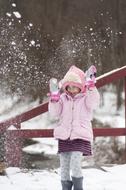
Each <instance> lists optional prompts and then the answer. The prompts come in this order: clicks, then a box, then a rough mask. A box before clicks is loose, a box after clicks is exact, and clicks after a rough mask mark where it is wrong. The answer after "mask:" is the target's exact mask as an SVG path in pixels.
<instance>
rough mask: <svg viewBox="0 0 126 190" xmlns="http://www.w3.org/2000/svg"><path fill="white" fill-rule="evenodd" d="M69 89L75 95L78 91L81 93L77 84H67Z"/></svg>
mask: <svg viewBox="0 0 126 190" xmlns="http://www.w3.org/2000/svg"><path fill="white" fill-rule="evenodd" d="M67 91H68V92H69V93H70V94H72V95H73V96H75V95H77V94H78V93H80V91H81V90H80V88H78V87H76V86H67Z"/></svg>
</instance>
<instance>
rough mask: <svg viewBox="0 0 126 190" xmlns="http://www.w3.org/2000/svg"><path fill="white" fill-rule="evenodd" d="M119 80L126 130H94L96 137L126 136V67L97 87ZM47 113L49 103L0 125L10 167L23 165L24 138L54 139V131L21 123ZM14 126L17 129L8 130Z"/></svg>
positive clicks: (102, 77) (111, 73)
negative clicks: (122, 90)
mask: <svg viewBox="0 0 126 190" xmlns="http://www.w3.org/2000/svg"><path fill="white" fill-rule="evenodd" d="M119 79H124V92H125V128H94V129H93V132H94V136H95V137H97V136H126V66H124V67H122V68H119V69H116V70H113V71H112V72H109V73H106V74H105V75H102V76H100V77H98V78H97V83H96V86H97V87H98V88H99V87H102V86H104V85H106V84H109V83H111V82H113V81H117V80H119ZM47 111H48V103H45V104H42V105H39V106H37V107H36V108H33V109H31V110H29V111H27V112H25V113H22V114H20V115H17V116H15V117H13V118H11V119H8V120H6V121H4V122H1V123H0V134H3V133H4V136H5V142H4V143H5V159H6V162H7V165H8V166H20V165H21V158H22V145H23V143H22V139H23V138H37V137H53V129H24V130H23V129H21V123H23V122H25V121H28V120H29V119H32V118H34V117H36V116H38V115H40V114H42V113H45V112H47ZM12 125H13V126H15V129H14V130H10V129H9V130H8V128H9V127H10V126H12Z"/></svg>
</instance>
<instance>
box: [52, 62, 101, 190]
mask: <svg viewBox="0 0 126 190" xmlns="http://www.w3.org/2000/svg"><path fill="white" fill-rule="evenodd" d="M95 75H96V68H95V67H94V66H91V67H90V68H89V70H88V71H87V73H86V74H85V73H84V72H83V71H82V70H81V69H79V68H77V67H76V66H74V65H73V66H71V67H70V69H69V70H68V72H67V73H66V75H65V76H64V78H63V79H62V81H61V84H60V85H61V88H62V91H63V93H62V94H60V91H59V88H58V83H57V79H54V78H53V79H51V80H50V99H49V113H50V114H51V116H53V117H56V118H57V117H58V118H59V123H58V124H57V126H56V127H55V129H54V137H55V138H56V139H57V140H58V153H59V156H60V169H61V184H62V190H71V189H72V187H73V189H74V190H83V174H82V169H81V160H82V156H83V155H84V156H89V155H91V154H92V147H91V145H92V140H93V130H92V126H91V120H92V113H93V110H94V109H96V107H97V106H98V104H99V93H98V91H97V88H96V87H95V82H96V81H95Z"/></svg>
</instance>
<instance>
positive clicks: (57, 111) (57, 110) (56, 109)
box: [48, 98, 63, 118]
mask: <svg viewBox="0 0 126 190" xmlns="http://www.w3.org/2000/svg"><path fill="white" fill-rule="evenodd" d="M62 107H63V103H62V99H61V98H60V99H59V101H58V102H53V101H51V100H49V105H48V111H49V114H50V116H51V117H54V118H57V117H60V115H61V113H62Z"/></svg>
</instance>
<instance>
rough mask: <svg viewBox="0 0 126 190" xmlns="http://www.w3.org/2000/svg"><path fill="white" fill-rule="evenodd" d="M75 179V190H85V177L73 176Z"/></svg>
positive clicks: (73, 179)
mask: <svg viewBox="0 0 126 190" xmlns="http://www.w3.org/2000/svg"><path fill="white" fill-rule="evenodd" d="M72 181H73V187H74V189H73V190H83V177H79V178H77V177H72Z"/></svg>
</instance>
